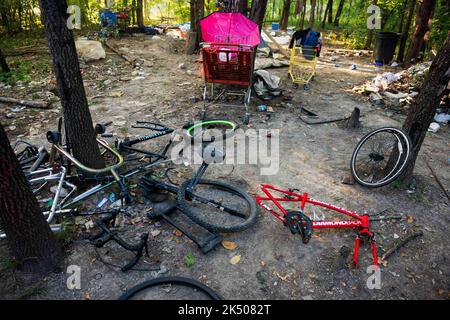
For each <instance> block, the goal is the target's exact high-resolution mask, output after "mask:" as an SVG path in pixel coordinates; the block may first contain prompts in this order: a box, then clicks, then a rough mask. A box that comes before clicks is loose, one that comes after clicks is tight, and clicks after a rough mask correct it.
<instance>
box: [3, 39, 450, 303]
mask: <svg viewBox="0 0 450 320" xmlns="http://www.w3.org/2000/svg"><path fill="white" fill-rule="evenodd" d="M110 42H111V44H116V45H117V46H118V47H119V48H121V50H123V51H122V52H124V53H127V54H128V55H130V56H133V57H139V58H141V59H144V60H145V62H144V65H143V67H142V71H143V73H142V72H141V73H138V72H137V71H136V70H134V69H133V68H132V67H131V66H130V65H128V64H126V63H124V62H123V60H122V59H121V58H120V57H118V56H117V55H116V54H114V53H113V52H111V51H107V58H106V59H105V60H103V61H100V62H95V63H90V64H83V65H82V71H83V76H84V80H85V87H86V91H87V96H88V100H89V104H90V109H91V114H92V117H93V121H94V123H95V122H104V121H106V120H112V121H114V125H113V127H112V128H111V129H110V131H111V132H115V133H117V134H118V135H119V136H120V137H122V138H123V137H125V136H130V137H132V136H133V135H136V134H139V133H140V131H139V130H137V129H131V125H132V124H133V123H134V122H135V121H137V120H143V119H145V120H149V121H152V120H153V121H159V122H162V123H164V124H166V125H168V126H169V127H172V128H179V127H181V126H182V125H183V124H185V123H186V122H188V121H191V120H193V119H198V112H199V110H200V109H201V106H202V103H203V102H202V101H201V96H202V88H203V81H202V80H201V79H200V78H199V77H198V76H197V75H198V67H199V66H198V63H196V62H195V61H196V59H197V57H196V56H186V55H184V54H182V49H183V48H182V44H181V43H180V42H178V41H176V40H173V39H170V38H167V37H163V38H162V39H160V40H158V39H152V38H151V37H149V36H145V35H136V36H133V37H127V38H123V39H121V40H111V41H110ZM328 48H329V46H327V45H325V50H324V52H323V54H322V56H321V58H320V60H319V64H318V67H317V75H316V77H315V79H314V81H313V82H312V84H311V89H310V90H308V91H304V90H303V89H301V88H300V89H298V90H293V88H292V83H291V81H290V80H289V79H288V78H287V68H286V67H285V68H278V69H270V70H269V71H270V72H272V73H273V74H275V75H279V76H281V77H282V87H283V88H284V89H285V90H286V94H292V95H293V100H292V101H285V102H282V101H281V100H280V101H273V102H268V103H265V104H267V105H269V106H272V107H273V109H274V113H273V115H272V116H271V117H270V119H267V114H266V113H264V112H258V111H257V105H259V104H261V101H259V100H258V99H257V98H253V100H252V106H251V127H252V128H254V129H279V130H280V169H279V172H278V173H277V174H276V175H273V176H262V175H261V174H260V169H259V167H258V166H257V165H236V166H235V167H234V169H233V168H232V167H231V166H230V165H213V166H211V167H210V168H209V169H208V171H207V173H206V176H207V177H210V178H218V177H224V176H226V180H227V181H228V182H231V183H234V184H236V185H239V186H241V187H243V188H246V189H247V191H248V192H250V193H252V194H254V193H258V185H259V184H260V183H270V184H273V185H275V186H279V187H281V188H286V189H287V188H297V189H300V190H301V191H302V192H303V191H305V192H308V193H309V195H310V196H311V197H313V198H317V199H321V200H323V201H326V202H330V203H333V204H336V205H338V206H340V207H344V208H347V209H350V210H354V211H357V212H359V213H369V214H377V213H379V212H382V211H383V210H386V209H388V210H390V211H391V212H395V213H396V214H400V215H401V216H402V219H401V220H400V221H398V220H391V221H386V220H385V221H380V222H373V223H372V228H373V230H374V231H375V232H376V234H377V245H378V250H379V256H381V255H382V254H383V253H384V252H385V251H386V250H387V249H389V248H390V247H391V246H392V245H393V243H394V241H395V240H396V239H397V238H399V237H403V236H405V235H406V234H407V233H409V232H412V231H413V230H416V229H421V230H423V236H422V237H419V238H417V239H415V240H412V241H410V242H409V243H407V244H406V245H405V246H403V247H401V248H400V249H399V250H398V251H397V252H396V253H394V254H393V255H392V256H391V257H390V258H389V259H387V261H386V262H385V263H384V264H383V265H382V268H381V289H372V290H370V289H368V288H367V285H366V281H367V279H368V277H369V274H368V273H366V268H367V267H368V266H369V265H370V264H372V256H371V251H370V248H369V247H368V246H363V247H362V248H361V253H360V254H361V256H360V266H359V268H358V269H355V268H354V267H353V266H352V265H351V256H352V251H353V246H354V238H355V234H354V232H352V231H350V230H347V231H339V232H336V231H323V232H316V233H315V234H314V236H313V238H312V239H311V241H310V243H309V244H307V245H304V244H302V242H301V239H300V238H299V236H298V235H292V234H291V233H290V232H289V231H288V229H287V228H286V227H284V226H283V224H282V223H281V222H279V221H277V220H276V219H275V218H274V217H272V216H271V215H270V214H269V213H267V212H264V211H263V210H262V209H261V210H259V213H258V219H257V222H256V224H255V225H253V226H252V227H251V228H250V229H248V230H245V231H243V232H240V233H234V234H224V235H223V237H224V239H225V240H229V241H233V242H235V243H236V244H237V248H236V249H234V250H227V249H225V248H223V247H222V246H219V247H218V248H217V249H216V250H214V251H212V252H210V253H208V254H203V253H201V251H200V250H199V249H198V248H197V247H196V246H195V244H193V243H192V242H191V241H189V240H188V239H187V238H186V237H185V236H181V237H180V236H178V234H177V233H176V232H175V233H174V231H175V229H174V228H173V227H171V226H170V225H168V224H167V223H165V222H164V221H161V222H158V223H156V222H154V221H151V220H148V219H147V218H146V217H145V213H146V209H148V208H150V207H152V206H153V204H151V203H149V202H148V201H146V200H145V199H144V198H143V197H142V195H141V194H140V193H139V191H138V190H136V192H137V199H138V200H137V201H136V204H135V205H134V206H133V207H132V209H131V210H132V211H133V212H134V213H135V214H136V216H137V217H142V219H138V220H133V221H130V220H128V221H125V223H124V224H123V227H122V229H121V233H122V234H123V235H124V237H125V238H126V239H128V240H130V241H135V240H136V239H138V238H139V235H140V234H141V233H143V232H150V233H153V235H150V239H149V247H150V257H148V258H145V261H144V262H141V263H140V265H139V266H140V267H142V268H154V269H155V270H159V271H147V272H142V271H129V272H127V273H123V272H121V271H120V270H118V269H117V268H113V267H110V266H107V265H105V264H103V263H102V262H101V261H100V259H99V258H98V256H97V253H96V251H95V250H94V247H93V246H92V245H90V244H89V243H88V241H87V240H86V239H85V236H84V235H83V234H84V232H79V233H77V235H76V236H75V238H74V239H73V242H72V243H71V244H70V245H69V246H68V247H67V259H66V261H65V265H67V266H68V265H78V266H80V267H81V289H80V290H69V289H68V288H67V286H66V279H67V276H68V275H67V274H66V273H65V272H61V273H57V274H52V275H49V276H48V277H47V278H46V280H45V281H44V283H42V284H40V285H39V286H40V289H39V290H36V292H35V294H32V295H30V298H32V299H116V298H118V296H119V295H120V294H121V293H122V292H123V291H124V290H125V289H128V288H131V287H132V286H134V285H136V284H138V283H140V282H142V281H144V280H148V279H152V278H154V277H156V276H167V275H177V276H184V277H191V278H194V279H197V280H200V281H201V282H203V283H205V284H207V285H208V286H210V287H211V288H213V289H214V290H216V291H217V292H218V293H219V295H221V296H222V297H223V298H224V299H448V298H449V297H450V283H449V280H448V279H449V278H450V263H449V255H448V252H449V246H450V240H449V238H448V237H447V236H446V234H448V233H449V232H450V230H449V225H450V224H449V222H450V221H449V217H450V210H449V201H448V200H447V198H446V197H445V195H444V193H443V192H442V190H441V189H440V188H439V186H438V185H437V183H436V181H435V180H434V178H433V176H432V175H431V172H430V170H429V169H428V167H427V166H426V165H425V162H424V159H427V160H428V162H429V163H430V165H431V166H432V167H433V169H434V171H435V172H436V173H437V175H438V176H439V179H440V180H441V181H442V182H443V184H444V185H445V187H446V188H447V190H448V188H449V183H450V182H449V181H450V170H449V165H450V162H449V160H450V158H449V156H450V153H449V151H450V148H449V147H450V144H449V139H448V138H449V128H448V126H442V128H441V130H440V131H438V132H437V133H428V134H427V137H426V139H425V142H424V145H423V147H422V150H421V152H420V156H419V159H418V161H417V164H416V169H415V178H416V180H417V187H416V188H415V189H412V190H411V189H407V188H406V187H403V186H400V185H399V184H396V183H394V184H391V185H390V186H387V187H383V188H380V189H368V188H364V187H362V186H359V185H357V184H355V185H348V184H343V183H342V179H343V177H344V176H345V175H347V174H348V173H349V162H350V157H351V154H352V151H353V149H354V147H355V145H356V144H357V142H358V139H360V138H361V137H362V136H363V135H364V134H365V133H367V132H369V131H371V130H373V129H375V128H379V127H382V126H386V125H392V126H397V127H401V125H402V123H403V120H404V117H405V116H404V115H403V114H401V113H396V112H395V111H392V110H390V109H383V108H380V107H374V106H373V105H371V103H370V102H369V101H368V98H367V97H365V96H360V95H357V94H355V93H353V92H352V91H351V89H352V88H353V87H354V86H355V85H359V84H361V83H364V82H365V81H366V80H367V79H369V78H371V77H374V76H375V75H376V70H374V68H373V67H372V66H370V65H369V64H368V62H369V59H368V58H361V57H345V56H339V58H338V61H334V62H330V61H329V58H330V56H331V55H332V54H331V53H329V52H327V49H328ZM181 63H184V66H182V68H180V64H181ZM336 63H339V67H337V66H335V64H336ZM353 63H354V64H356V65H357V69H356V70H351V69H350V67H349V66H350V65H351V64H353ZM49 76H50V75H49ZM139 77H140V78H139ZM49 79H50V78H48V79H46V80H44V82H43V83H42V84H37V85H36V86H37V88H38V89H36V90H34V91H35V92H37V94H38V95H39V94H42V95H45V94H47V91H48V88H49V86H50V85H49ZM50 83H51V81H50ZM23 92H26V93H27V94H28V97H30V96H29V95H30V93H29V92H30V90H29V88H27V87H25V88H24V89H22V90H21V89H20V88H17V87H14V88H12V89H7V90H6V89H4V88H1V89H0V94H1V95H17V96H23V95H24V93H23ZM26 97H27V96H26V95H25V98H26ZM42 97H44V96H42ZM11 107H13V106H11V105H9V106H6V105H3V106H1V107H0V116H1V121H2V124H3V126H4V127H5V128H6V129H7V131H8V135H9V138H10V140H11V142H14V141H15V140H16V139H18V138H22V139H26V140H29V141H32V142H34V143H37V144H42V143H44V142H45V132H46V131H47V130H48V128H52V126H53V127H56V119H57V117H58V116H59V108H58V103H55V104H54V109H52V110H38V109H24V110H22V111H18V112H14V115H12V116H11V115H10V116H8V118H7V117H6V114H7V113H11V112H10V108H11ZM300 107H305V108H307V109H309V110H311V111H314V112H316V113H318V114H319V115H320V116H323V117H324V118H334V117H340V116H346V115H349V114H350V113H351V112H352V110H353V109H354V108H355V107H358V108H360V109H361V115H362V117H361V124H362V126H361V128H359V129H354V130H348V129H343V128H341V127H340V126H339V125H337V124H323V125H306V124H305V123H303V122H301V121H300V120H299V116H300ZM243 114H244V112H243V108H241V107H235V108H229V107H219V106H211V107H209V109H208V115H209V116H217V117H225V118H229V119H232V120H235V121H237V122H239V123H242V115H243ZM242 127H243V128H244V129H245V128H246V126H242ZM164 139H165V138H162V139H161V142H160V144H161V145H162V144H163V142H164V141H166V140H164ZM194 169H195V168H194ZM179 171H180V172H181V176H182V177H185V176H186V177H188V176H189V175H192V172H193V169H192V168H180V169H179ZM230 172H232V173H231V174H229V173H230ZM107 194H108V193H106V195H107ZM103 196H104V195H103ZM103 196H99V197H98V198H96V199H94V200H92V201H93V202H92V203H97V202H98V201H99V200H101V198H102V197H103ZM96 201H97V202H96ZM307 213H308V212H307ZM83 222H84V221H83ZM158 231H159V232H158ZM343 247H346V248H349V249H350V254H349V255H348V254H347V255H346V254H342V252H345V251H346V250H345V248H344V249H343ZM0 252H3V258H2V260H5V261H6V260H7V258H6V256H5V246H4V244H2V245H1V247H0ZM98 252H100V254H101V255H102V257H103V258H104V259H105V260H108V261H109V262H114V263H118V264H121V263H123V261H124V260H122V259H124V258H129V257H130V256H129V255H128V254H123V253H122V252H123V251H121V249H119V248H118V247H117V245H114V244H108V245H107V248H102V249H99V250H98ZM188 254H192V255H193V257H194V264H193V265H192V266H188V265H187V264H186V263H185V257H186V255H188ZM236 255H241V260H240V262H239V263H237V264H235V265H232V264H231V263H230V259H231V258H232V257H234V256H236ZM63 270H65V269H63ZM0 275H1V273H0ZM11 279H12V278H11V277H10V271H8V270H6V269H4V270H3V275H1V276H0V280H1V282H3V284H4V287H7V288H9V290H10V291H9V292H8V293H7V294H5V293H4V295H5V297H9V298H11V297H17V294H18V292H17V290H16V292H14V290H12V289H14V288H15V287H14V284H13V283H11V281H12V280H11ZM6 283H9V285H8V286H6V285H5V284H6ZM11 290H12V291H11ZM0 292H1V290H0ZM161 295H162V296H161V297H162V298H169V299H170V298H171V297H172V296H171V292H170V291H169V292H166V291H164V292H163V293H161Z"/></svg>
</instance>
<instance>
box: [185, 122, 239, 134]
mask: <svg viewBox="0 0 450 320" xmlns="http://www.w3.org/2000/svg"><path fill="white" fill-rule="evenodd" d="M210 124H225V125H228V126H230V130H233V131H234V130H235V129H236V128H237V125H236V124H235V123H234V122H231V121H228V120H208V121H204V122H200V123H197V124H194V125H193V126H192V127H190V128H188V129H186V132H187V134H188V135H189V136H190V137H193V136H192V135H191V132H192V131H193V130H195V129H196V128H198V127H201V126H204V125H210Z"/></svg>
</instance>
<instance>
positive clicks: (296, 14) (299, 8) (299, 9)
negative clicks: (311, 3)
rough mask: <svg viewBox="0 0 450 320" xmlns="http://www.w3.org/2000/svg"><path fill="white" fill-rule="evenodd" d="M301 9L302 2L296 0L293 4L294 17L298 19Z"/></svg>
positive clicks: (301, 0)
mask: <svg viewBox="0 0 450 320" xmlns="http://www.w3.org/2000/svg"><path fill="white" fill-rule="evenodd" d="M302 7H303V0H297V1H296V2H295V10H294V16H296V17H298V15H299V14H300V12H302Z"/></svg>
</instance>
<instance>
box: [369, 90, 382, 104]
mask: <svg viewBox="0 0 450 320" xmlns="http://www.w3.org/2000/svg"><path fill="white" fill-rule="evenodd" d="M369 100H370V102H372V103H373V104H374V105H377V106H382V105H384V101H383V97H382V96H381V95H380V94H379V93H375V92H372V93H371V94H370V95H369Z"/></svg>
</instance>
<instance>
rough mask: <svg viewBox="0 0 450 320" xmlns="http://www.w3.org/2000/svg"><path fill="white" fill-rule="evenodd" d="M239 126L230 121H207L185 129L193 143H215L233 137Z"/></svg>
mask: <svg viewBox="0 0 450 320" xmlns="http://www.w3.org/2000/svg"><path fill="white" fill-rule="evenodd" d="M238 127H239V126H238V125H237V124H236V123H234V122H232V121H228V120H205V121H200V122H195V123H190V124H187V125H185V126H184V127H183V129H185V130H186V134H187V136H188V137H189V138H190V139H191V141H193V142H194V141H202V142H214V141H217V140H225V139H228V138H230V137H232V136H233V135H234V134H235V132H236V129H237V128H238Z"/></svg>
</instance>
